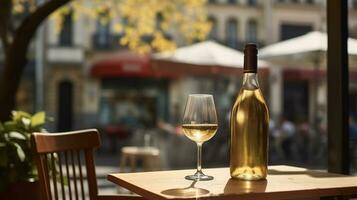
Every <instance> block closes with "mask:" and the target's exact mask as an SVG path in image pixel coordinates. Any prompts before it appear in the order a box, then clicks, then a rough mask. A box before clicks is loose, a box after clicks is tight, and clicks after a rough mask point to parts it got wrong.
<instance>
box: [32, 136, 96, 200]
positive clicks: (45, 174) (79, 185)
mask: <svg viewBox="0 0 357 200" xmlns="http://www.w3.org/2000/svg"><path fill="white" fill-rule="evenodd" d="M32 146H33V151H34V152H35V160H36V165H37V169H38V176H39V182H40V186H41V193H42V199H43V200H52V199H56V200H57V199H69V200H72V199H73V200H74V199H76V200H77V199H85V198H86V197H87V196H89V198H90V199H91V200H94V199H96V198H97V195H98V188H97V180H96V173H95V165H94V157H93V151H94V149H95V148H97V147H99V146H100V138H99V133H98V131H97V130H96V129H88V130H81V131H72V132H63V133H34V134H33V136H32ZM82 166H83V167H82ZM86 194H89V195H86Z"/></svg>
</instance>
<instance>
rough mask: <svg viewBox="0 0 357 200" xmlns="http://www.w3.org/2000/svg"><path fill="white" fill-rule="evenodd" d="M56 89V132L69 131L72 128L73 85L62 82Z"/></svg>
mask: <svg viewBox="0 0 357 200" xmlns="http://www.w3.org/2000/svg"><path fill="white" fill-rule="evenodd" d="M58 87H59V88H58V97H59V101H58V106H57V119H58V124H57V130H58V131H60V132H61V131H70V130H72V128H73V127H72V126H73V83H72V81H69V80H64V81H61V82H60V83H59V86H58Z"/></svg>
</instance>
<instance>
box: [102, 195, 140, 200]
mask: <svg viewBox="0 0 357 200" xmlns="http://www.w3.org/2000/svg"><path fill="white" fill-rule="evenodd" d="M97 200H146V199H145V198H144V197H141V196H138V195H130V194H128V195H125V194H122V195H98V196H97Z"/></svg>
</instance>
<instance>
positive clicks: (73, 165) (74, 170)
mask: <svg viewBox="0 0 357 200" xmlns="http://www.w3.org/2000/svg"><path fill="white" fill-rule="evenodd" d="M70 152H71V161H72V173H73V182H74V194H75V195H76V196H75V197H76V200H78V188H77V175H76V163H75V162H74V154H73V151H70Z"/></svg>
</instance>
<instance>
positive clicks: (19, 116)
mask: <svg viewBox="0 0 357 200" xmlns="http://www.w3.org/2000/svg"><path fill="white" fill-rule="evenodd" d="M22 118H28V119H30V118H31V115H30V114H29V113H27V112H24V111H12V119H13V120H14V121H19V120H21V119H22Z"/></svg>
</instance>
